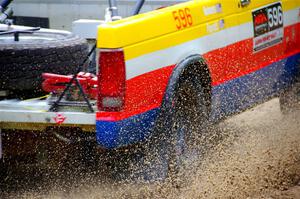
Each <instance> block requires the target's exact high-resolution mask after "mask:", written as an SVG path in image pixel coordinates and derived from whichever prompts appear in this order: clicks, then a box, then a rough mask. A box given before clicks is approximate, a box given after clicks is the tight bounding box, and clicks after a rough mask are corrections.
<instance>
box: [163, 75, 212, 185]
mask: <svg viewBox="0 0 300 199" xmlns="http://www.w3.org/2000/svg"><path fill="white" fill-rule="evenodd" d="M206 95H207V94H206V93H205V91H204V88H203V87H202V86H201V82H200V80H199V79H197V77H194V78H186V79H183V80H182V81H181V82H179V85H178V88H177V90H176V95H175V96H176V97H175V100H174V112H173V113H172V116H171V127H170V128H169V129H170V130H169V133H170V136H169V138H171V139H170V141H169V142H168V146H169V148H168V159H169V174H168V176H169V177H170V178H171V179H172V181H173V182H175V183H177V184H182V183H184V182H185V177H184V176H186V175H187V174H189V171H191V170H192V169H193V168H194V167H197V166H198V164H199V159H200V158H201V157H203V156H204V154H205V153H206V150H207V148H206V140H205V139H208V137H206V134H207V131H208V129H209V127H210V124H209V102H208V101H207V100H208V97H207V96H206Z"/></svg>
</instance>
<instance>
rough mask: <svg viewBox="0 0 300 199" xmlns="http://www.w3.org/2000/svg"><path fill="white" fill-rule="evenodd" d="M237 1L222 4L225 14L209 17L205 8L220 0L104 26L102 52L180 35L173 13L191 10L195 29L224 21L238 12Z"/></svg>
mask: <svg viewBox="0 0 300 199" xmlns="http://www.w3.org/2000/svg"><path fill="white" fill-rule="evenodd" d="M235 1H236V0H234V1H226V3H223V4H222V10H223V12H222V13H217V14H212V15H208V16H205V15H204V12H203V7H211V6H214V5H216V4H218V3H220V0H197V1H189V2H185V3H180V4H177V5H174V6H170V7H167V8H163V9H160V10H155V11H152V12H148V13H145V14H141V15H137V16H133V17H128V18H125V19H123V20H120V21H116V22H111V23H108V24H103V25H100V26H99V28H98V35H97V40H98V42H97V47H98V48H120V47H124V46H128V45H131V44H134V43H138V42H141V41H145V40H148V39H151V38H155V37H158V36H162V35H166V34H169V33H172V32H176V31H178V30H177V28H176V21H175V20H174V18H173V11H178V10H179V9H184V8H189V9H190V11H191V15H192V18H193V26H196V25H198V24H201V23H204V22H206V21H211V20H213V19H217V18H220V17H222V16H225V15H229V14H230V13H234V12H236V11H237V10H236V9H237V4H236V3H235Z"/></svg>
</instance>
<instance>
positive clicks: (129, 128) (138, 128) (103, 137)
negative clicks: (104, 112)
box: [96, 109, 159, 149]
mask: <svg viewBox="0 0 300 199" xmlns="http://www.w3.org/2000/svg"><path fill="white" fill-rule="evenodd" d="M158 112H159V109H153V110H150V111H148V112H145V113H142V114H139V115H135V116H133V117H130V118H127V119H124V120H121V121H117V122H107V121H96V137H97V141H98V144H100V145H101V146H102V147H105V148H109V149H112V148H117V147H121V146H126V145H130V144H134V143H137V142H140V141H144V140H145V139H146V138H147V137H148V136H149V133H150V132H151V129H152V128H153V127H154V123H155V120H156V117H157V115H158Z"/></svg>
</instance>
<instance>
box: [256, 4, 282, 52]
mask: <svg viewBox="0 0 300 199" xmlns="http://www.w3.org/2000/svg"><path fill="white" fill-rule="evenodd" d="M252 17H253V28H254V40H253V50H254V51H259V50H263V49H265V48H268V47H270V46H273V45H275V44H278V43H280V42H281V41H282V39H283V11H282V6H281V3H280V2H278V3H275V4H272V5H268V6H266V7H263V8H260V9H258V10H255V11H253V12H252Z"/></svg>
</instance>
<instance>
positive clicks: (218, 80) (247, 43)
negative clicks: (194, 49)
mask: <svg viewBox="0 0 300 199" xmlns="http://www.w3.org/2000/svg"><path fill="white" fill-rule="evenodd" d="M299 29H300V24H297V25H292V26H289V27H286V28H285V29H284V41H283V42H282V43H280V44H277V45H275V46H273V47H270V48H267V49H265V50H262V51H260V52H256V53H253V39H252V38H251V39H247V40H244V41H240V42H237V43H234V44H232V45H229V46H226V47H224V48H220V49H217V50H213V51H211V52H209V53H207V54H205V55H203V56H204V58H205V60H206V61H207V63H208V66H209V69H210V72H211V75H212V85H213V86H217V85H219V84H222V83H224V82H227V81H229V80H232V79H235V78H238V77H241V76H244V75H247V74H249V73H251V72H254V71H256V70H259V69H262V68H264V67H266V66H268V65H270V64H271V63H274V62H276V61H279V60H281V59H284V58H286V57H288V56H290V55H292V54H295V53H297V52H299V37H300V31H299ZM297 30H298V35H295V34H294V33H296V32H297ZM293 32H294V33H293ZM287 38H289V40H288V41H287V40H286V39H287ZM297 42H298V46H297Z"/></svg>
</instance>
